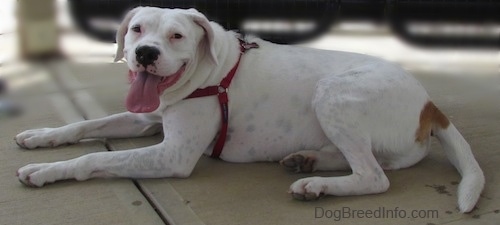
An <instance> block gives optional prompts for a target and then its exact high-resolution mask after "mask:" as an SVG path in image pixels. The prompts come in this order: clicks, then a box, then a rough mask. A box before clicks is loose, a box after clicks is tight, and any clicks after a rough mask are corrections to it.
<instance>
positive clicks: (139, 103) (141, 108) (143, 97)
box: [126, 72, 161, 113]
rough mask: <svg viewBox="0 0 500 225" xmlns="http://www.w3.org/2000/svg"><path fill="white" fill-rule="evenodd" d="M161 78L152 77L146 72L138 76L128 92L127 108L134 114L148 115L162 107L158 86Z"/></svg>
mask: <svg viewBox="0 0 500 225" xmlns="http://www.w3.org/2000/svg"><path fill="white" fill-rule="evenodd" d="M160 81H161V77H160V76H155V75H150V74H148V73H146V72H141V73H138V74H137V77H136V79H135V80H134V81H133V82H132V84H131V87H130V90H129V92H128V96H127V101H126V106H127V109H128V111H130V112H133V113H148V112H153V111H155V110H156V109H157V108H158V106H160V96H159V94H158V84H159V83H160Z"/></svg>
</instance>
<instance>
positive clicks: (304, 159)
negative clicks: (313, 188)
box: [280, 153, 316, 173]
mask: <svg viewBox="0 0 500 225" xmlns="http://www.w3.org/2000/svg"><path fill="white" fill-rule="evenodd" d="M315 161H316V159H315V158H314V157H312V156H307V155H303V154H300V153H293V154H290V155H288V156H287V157H285V158H284V159H283V160H281V161H280V164H281V165H282V166H283V167H285V169H287V170H289V171H292V172H296V173H300V172H304V173H310V172H313V171H314V163H315Z"/></svg>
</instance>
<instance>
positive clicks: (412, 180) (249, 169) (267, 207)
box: [77, 73, 500, 224]
mask: <svg viewBox="0 0 500 225" xmlns="http://www.w3.org/2000/svg"><path fill="white" fill-rule="evenodd" d="M96 74H97V73H96ZM77 76H79V75H77ZM97 76H98V75H85V78H81V77H79V78H77V80H79V81H81V82H89V83H86V84H83V85H82V86H86V87H88V88H86V89H82V90H80V92H85V93H87V94H88V95H90V96H92V98H93V99H94V101H95V102H93V103H92V104H91V105H93V107H94V108H97V110H98V111H104V112H106V113H107V114H112V113H117V112H121V111H123V110H124V107H123V105H122V104H123V103H121V102H120V101H123V99H124V96H125V91H126V87H117V86H118V84H119V83H120V80H117V81H116V82H115V84H117V85H116V86H115V88H116V90H117V91H109V90H104V89H102V87H100V86H97V85H94V86H93V85H91V82H92V81H91V80H92V79H94V78H93V77H96V79H97ZM417 78H418V79H419V80H421V81H422V83H423V85H424V86H425V87H426V88H427V89H428V91H429V94H430V95H431V97H432V98H433V99H434V101H435V102H436V105H438V107H440V108H441V109H442V110H443V111H444V112H446V113H447V114H448V115H450V117H451V120H452V122H453V123H454V124H455V125H456V126H457V127H458V128H459V129H460V130H461V131H462V133H463V134H464V136H465V138H466V139H467V140H468V141H469V142H470V144H471V146H472V147H473V149H474V151H475V152H474V154H475V155H476V157H477V159H478V161H479V163H480V164H481V166H482V168H483V170H484V172H485V175H486V180H487V185H486V189H485V191H484V193H483V196H482V198H481V200H480V202H479V204H478V208H477V209H476V210H475V211H473V212H472V213H471V214H466V215H463V214H460V213H458V211H457V209H456V207H455V205H456V201H457V198H456V189H457V182H458V181H459V180H460V177H459V175H458V173H457V172H456V171H455V169H454V168H453V167H452V166H451V164H450V163H449V162H448V160H447V159H446V157H445V156H444V154H443V152H442V151H441V147H440V146H438V145H437V144H436V143H433V145H432V150H431V154H430V155H429V156H428V157H427V158H426V159H424V160H423V161H422V162H421V163H419V164H417V165H416V166H414V167H412V168H409V169H404V170H400V171H390V172H387V174H388V176H389V179H390V181H391V184H392V185H391V188H390V189H389V191H388V192H387V193H384V194H380V195H370V196H353V197H325V198H324V199H321V200H319V201H314V202H299V201H295V200H292V199H291V197H290V196H289V195H288V194H287V193H286V191H287V189H288V187H289V185H290V184H291V183H292V182H293V181H295V180H296V179H299V178H302V177H307V176H338V175H344V174H346V173H342V172H328V173H314V174H290V173H287V172H285V171H284V170H283V169H282V168H280V167H279V165H277V164H276V163H253V164H231V163H226V162H222V161H218V160H212V159H209V158H206V157H204V158H202V159H201V160H200V162H199V163H198V165H197V166H196V168H195V171H194V173H193V174H192V176H191V177H190V178H188V179H152V180H140V181H139V183H140V184H141V186H143V187H144V188H145V190H147V191H146V192H147V195H149V196H150V197H151V198H152V199H154V201H155V203H156V204H157V205H156V206H157V207H158V208H161V212H162V213H165V214H166V217H168V218H170V221H171V222H173V224H184V222H185V223H189V224H199V223H206V224H235V223H237V224H309V223H311V222H314V223H315V224H331V223H335V222H336V221H337V220H339V221H341V223H342V224H401V223H404V224H445V223H457V224H459V223H462V222H463V223H477V222H481V223H482V222H483V221H482V220H485V223H488V222H491V221H498V220H499V219H500V215H499V214H498V210H499V209H500V196H499V193H498V191H497V190H499V185H500V182H498V180H500V177H499V176H500V175H498V173H496V170H497V168H498V166H497V164H498V162H499V161H500V155H498V154H497V152H496V150H497V146H498V145H499V144H500V131H499V130H498V129H497V128H498V126H499V125H500V120H499V119H500V118H499V117H500V116H499V115H500V114H499V112H500V104H499V103H500V102H498V101H500V100H499V99H497V98H495V97H494V96H498V95H499V94H500V93H499V92H500V89H498V88H496V86H498V83H499V82H498V80H495V79H496V78H495V77H488V76H483V77H473V78H472V79H470V77H459V76H443V75H440V74H436V73H433V74H427V75H426V74H419V75H418V76H417ZM87 79H88V80H87ZM117 79H123V78H119V77H117ZM83 108H89V110H92V109H91V108H92V107H83ZM159 141H161V136H155V137H152V138H140V139H123V140H112V141H110V142H109V143H110V144H111V147H112V148H113V149H116V150H122V149H130V148H136V147H140V146H145V145H150V144H154V143H157V142H159ZM172 202H175V204H174V205H175V206H176V207H172ZM179 209H180V210H179ZM396 209H398V210H399V212H401V211H403V212H404V213H402V214H398V215H394V213H395V210H396ZM339 210H340V211H342V210H350V212H351V213H352V211H353V210H365V212H366V211H367V210H372V211H373V212H375V211H377V210H379V211H380V210H383V211H384V212H387V213H388V214H387V215H386V217H385V219H374V218H360V216H359V215H358V216H355V215H353V214H349V215H348V214H344V215H342V216H344V217H342V216H341V217H342V218H340V217H335V215H334V214H335V213H338V212H339ZM414 210H417V211H414ZM422 210H423V211H422ZM322 212H326V213H324V214H322ZM328 212H330V214H328ZM193 213H194V214H193ZM391 213H392V214H391ZM411 213H417V214H418V213H420V215H412V214H411ZM436 213H437V214H436ZM329 215H330V216H329ZM414 216H415V217H419V216H420V217H424V218H412V217H414ZM317 217H321V218H317ZM327 217H329V218H327ZM365 217H366V216H365ZM401 217H402V218H401ZM180 221H182V222H180ZM186 221H188V222H186Z"/></svg>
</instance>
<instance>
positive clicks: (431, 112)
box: [415, 101, 450, 144]
mask: <svg viewBox="0 0 500 225" xmlns="http://www.w3.org/2000/svg"><path fill="white" fill-rule="evenodd" d="M449 125H450V121H449V120H448V118H446V116H445V115H444V114H443V113H442V112H441V111H440V110H439V109H438V108H437V107H436V105H434V103H432V102H431V101H428V102H427V103H426V104H425V105H424V107H423V108H422V111H421V112H420V125H419V126H418V128H417V131H416V133H415V142H420V143H422V144H423V143H424V142H425V141H426V140H427V138H428V137H429V134H431V133H432V128H433V127H435V126H438V127H439V128H442V129H446V128H448V126H449Z"/></svg>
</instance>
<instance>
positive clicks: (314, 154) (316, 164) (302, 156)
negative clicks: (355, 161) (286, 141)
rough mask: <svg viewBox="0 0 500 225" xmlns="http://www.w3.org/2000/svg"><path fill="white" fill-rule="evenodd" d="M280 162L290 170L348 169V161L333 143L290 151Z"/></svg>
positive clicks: (307, 171)
mask: <svg viewBox="0 0 500 225" xmlns="http://www.w3.org/2000/svg"><path fill="white" fill-rule="evenodd" d="M280 164H281V165H282V166H283V167H285V169H287V170H289V171H292V172H297V173H299V172H304V173H310V172H314V171H338V170H349V168H350V167H349V163H347V160H346V159H345V158H344V155H342V153H341V152H340V151H339V149H338V148H337V147H336V146H335V145H327V146H325V147H323V148H321V149H320V150H319V151H317V150H302V151H298V152H296V153H292V154H290V155H288V156H286V157H285V158H283V160H281V161H280Z"/></svg>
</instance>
